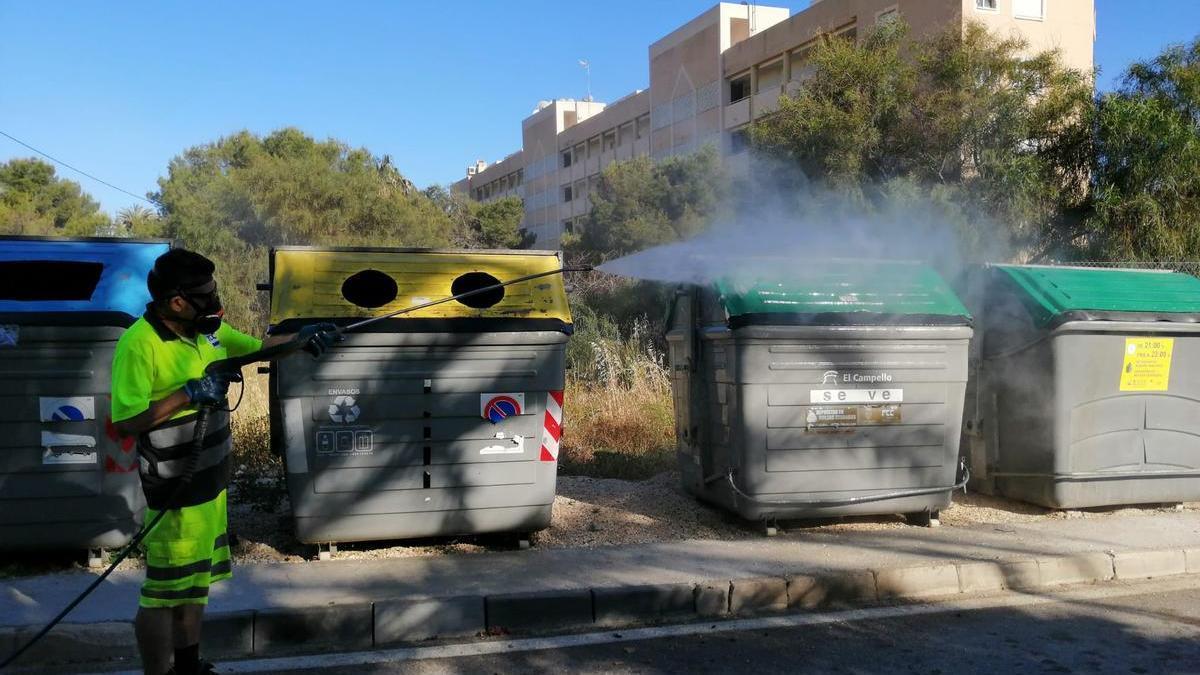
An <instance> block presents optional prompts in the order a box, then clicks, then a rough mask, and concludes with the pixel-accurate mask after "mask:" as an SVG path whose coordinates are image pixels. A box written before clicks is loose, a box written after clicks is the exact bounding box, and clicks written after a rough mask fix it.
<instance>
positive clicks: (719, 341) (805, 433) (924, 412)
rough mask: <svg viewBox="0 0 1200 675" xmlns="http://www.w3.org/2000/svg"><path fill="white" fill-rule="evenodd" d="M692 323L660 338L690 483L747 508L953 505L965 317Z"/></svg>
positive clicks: (774, 512)
mask: <svg viewBox="0 0 1200 675" xmlns="http://www.w3.org/2000/svg"><path fill="white" fill-rule="evenodd" d="M687 313H688V309H687V307H686V306H685V304H683V303H680V302H677V303H676V314H677V315H679V314H687ZM688 323H689V322H688V321H687V320H686V319H682V320H680V319H679V317H678V316H677V317H676V320H675V322H674V323H673V328H672V330H671V332H670V333H669V334H668V340H669V342H670V344H671V362H672V372H673V378H674V394H675V403H676V410H677V412H678V413H680V414H679V420H678V427H677V433H678V438H679V447H678V459H679V467H680V472H681V474H682V480H683V485H684V487H685V489H687V490H688V491H689V492H691V493H692V494H694V495H696V496H697V497H699V498H700V499H703V500H705V501H708V502H711V503H714V504H717V505H720V506H722V507H724V508H727V509H729V510H731V511H733V512H735V513H737V514H739V515H740V516H742V517H743V518H746V519H750V520H759V519H774V518H779V519H783V518H820V517H827V516H840V515H851V514H886V513H911V512H920V511H937V510H939V509H941V508H944V507H946V506H948V505H949V503H950V488H951V486H953V485H954V483H955V478H956V473H957V468H958V464H959V461H958V456H959V435H960V431H961V423H962V409H963V397H964V393H965V389H966V383H967V348H968V342H969V340H970V338H971V334H972V331H971V329H970V328H969V327H966V326H748V327H743V328H738V329H734V330H730V329H727V328H725V327H723V326H718V325H713V324H711V323H709V324H708V326H709V327H707V328H701V329H693V330H688V328H687V327H686V326H687V324H688ZM937 488H944V489H941V490H938V489H937ZM926 489H933V490H934V491H933V492H932V493H931V494H923V495H918V496H904V497H894V498H882V499H872V498H873V497H879V496H882V495H885V494H888V493H895V492H903V491H914V490H926ZM864 498H866V499H864Z"/></svg>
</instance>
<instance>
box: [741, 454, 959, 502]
mask: <svg viewBox="0 0 1200 675" xmlns="http://www.w3.org/2000/svg"><path fill="white" fill-rule="evenodd" d="M959 468H960V469H961V470H962V480H960V481H958V482H957V483H955V484H954V485H949V486H945V487H932V488H916V489H913V490H896V491H893V492H880V493H876V494H873V495H864V496H862V497H843V498H841V499H804V500H799V499H797V500H791V499H787V500H784V499H781V500H772V499H760V498H758V497H754V496H751V495H748V494H746V493H745V492H742V491H741V489H739V488H738V486H737V483H736V482H735V481H734V480H733V469H732V468H731V469H730V470H729V472H728V473H726V474H725V477H726V478H727V479H728V480H729V487H730V488H731V489H732V490H733V492H734V494H736V495H738V496H739V497H741V498H742V499H745V500H747V501H750V502H753V503H755V504H762V505H764V506H799V507H805V506H811V507H814V508H824V507H833V506H850V505H853V504H865V503H870V502H882V501H885V500H888V499H903V498H905V497H921V496H924V495H934V494H937V493H939V492H954V491H955V490H965V489H966V487H967V483H968V482H969V481H970V480H971V470H970V469H968V468H967V466H966V463H965V462H961V463H960V465H959Z"/></svg>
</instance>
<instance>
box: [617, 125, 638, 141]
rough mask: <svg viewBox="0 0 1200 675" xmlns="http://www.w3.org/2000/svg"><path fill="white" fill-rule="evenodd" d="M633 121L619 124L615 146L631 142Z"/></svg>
mask: <svg viewBox="0 0 1200 675" xmlns="http://www.w3.org/2000/svg"><path fill="white" fill-rule="evenodd" d="M633 133H634V131H633V122H626V123H625V124H622V125H621V128H620V130H619V131H618V134H619V135H618V136H617V146H618V147H624V146H625V145H626V144H628V143H632V142H633Z"/></svg>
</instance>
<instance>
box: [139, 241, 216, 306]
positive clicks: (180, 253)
mask: <svg viewBox="0 0 1200 675" xmlns="http://www.w3.org/2000/svg"><path fill="white" fill-rule="evenodd" d="M216 268H217V266H216V265H214V264H213V261H211V260H209V259H208V258H205V257H204V256H202V255H200V254H199V253H195V252H194V251H188V250H186V249H182V248H174V249H171V250H170V251H167V252H166V253H164V254H162V255H160V256H159V257H158V259H157V260H155V261H154V268H153V269H151V270H150V274H149V275H148V276H147V277H146V286H147V288H149V289H150V297H152V298H154V299H155V300H164V299H166V298H169V297H171V296H172V295H174V294H175V293H176V292H178V291H180V290H184V291H189V290H197V291H199V292H204V287H207V286H209V285H210V284H212V283H213V271H214V270H216ZM208 292H211V288H210V289H208Z"/></svg>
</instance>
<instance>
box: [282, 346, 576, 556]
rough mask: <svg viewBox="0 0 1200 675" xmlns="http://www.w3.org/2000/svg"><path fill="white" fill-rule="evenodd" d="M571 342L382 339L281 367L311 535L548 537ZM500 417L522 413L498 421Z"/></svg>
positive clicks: (294, 492) (298, 505) (301, 531)
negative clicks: (555, 423) (552, 418)
mask: <svg viewBox="0 0 1200 675" xmlns="http://www.w3.org/2000/svg"><path fill="white" fill-rule="evenodd" d="M566 342H567V336H566V335H565V334H563V333H562V332H558V331H533V332H495V333H404V332H383V331H376V332H371V333H366V334H358V335H349V336H347V338H346V341H345V342H343V343H340V344H339V345H338V346H337V347H336V348H335V349H334V350H332V351H331V352H330V353H329V354H328V355H327V356H326V357H325V358H324V359H322V360H321V361H317V362H314V361H310V360H308V359H305V358H294V359H290V360H289V361H286V362H284V363H281V364H279V366H277V367H276V368H275V369H274V370H273V372H272V382H271V394H272V409H273V414H274V415H276V416H277V418H278V422H277V432H276V435H277V438H276V442H277V444H278V445H279V446H281V447H280V448H279V449H280V451H281V452H282V454H283V455H284V457H285V460H286V465H287V483H288V492H289V495H290V497H291V503H292V509H293V512H294V515H295V523H296V534H297V536H298V538H299V539H300V540H301V541H303V542H306V543H319V542H339V541H340V542H352V541H372V540H386V539H408V538H415V537H428V536H446V535H462V534H482V533H489V532H531V531H535V530H540V529H543V528H545V527H548V526H549V524H550V514H551V507H552V506H553V503H554V489H555V479H556V475H557V467H558V465H557V463H556V461H554V458H552V457H547V456H546V455H545V453H544V452H543V451H542V443H543V435H544V432H545V427H546V424H547V423H548V422H547V415H546V411H547V407H548V406H550V407H558V408H559V413H558V416H557V417H558V419H560V420H561V406H560V402H561V400H562V390H563V387H564V377H565V356H566V351H565V349H566ZM552 397H557V399H555V398H552ZM513 401H515V405H514V403H513ZM496 406H501V407H503V406H508V407H507V408H506V409H505V411H506V412H508V413H515V414H508V415H507V416H505V417H503V419H499V420H497V421H494V422H493V421H491V420H490V419H488V418H487V417H486V416H487V415H488V414H489V412H492V413H494V412H495V408H496ZM495 416H496V417H499V416H500V415H495ZM555 454H557V452H555Z"/></svg>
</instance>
